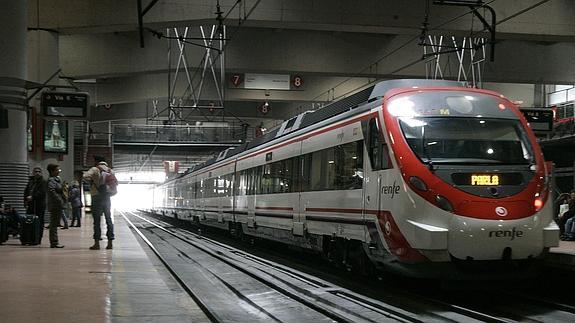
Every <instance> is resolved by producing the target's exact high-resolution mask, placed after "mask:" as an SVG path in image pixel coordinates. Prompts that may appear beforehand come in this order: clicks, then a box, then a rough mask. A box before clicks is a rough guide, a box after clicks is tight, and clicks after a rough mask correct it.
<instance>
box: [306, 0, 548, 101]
mask: <svg viewBox="0 0 575 323" xmlns="http://www.w3.org/2000/svg"><path fill="white" fill-rule="evenodd" d="M495 1H497V0H491V1H489V2H487V3H484V4H482V5H481V7H483V6H487V5H490V4H491V3H493V2H495ZM547 1H549V0H547ZM476 9H477V8H476ZM476 9H472V10H469V11H467V12H465V13H462V14H459V15H457V16H455V17H453V18H451V19H449V20H447V21H444V22H442V23H441V24H439V25H437V26H434V27H432V28H429V29H427V30H428V31H432V30H437V29H439V28H441V27H443V26H445V25H447V24H450V23H452V22H454V21H457V20H459V19H461V18H463V17H465V16H467V15H469V14H472V13H473V11H474V10H476ZM419 38H421V35H420V34H418V35H416V36H413V37H411V38H410V39H408V40H407V41H405V42H404V43H402V44H401V45H399V46H398V47H397V48H395V49H393V50H391V51H390V52H389V53H387V54H385V55H383V56H382V57H381V58H379V59H377V60H376V61H375V62H374V63H371V64H370V65H368V66H366V67H364V68H363V69H361V70H360V71H359V72H357V73H355V75H352V76H350V77H348V78H346V79H345V80H343V81H341V82H339V83H338V84H336V85H335V86H332V87H330V89H329V90H327V91H324V92H321V93H320V94H318V95H317V96H315V97H314V98H313V99H312V101H315V100H317V99H319V98H320V97H322V96H323V95H326V94H329V93H330V92H331V91H333V90H334V89H335V88H337V87H339V86H341V85H343V84H345V83H346V82H348V81H350V80H351V79H353V78H355V77H360V76H361V75H362V74H363V73H364V72H365V71H367V70H369V68H370V66H372V65H374V64H378V65H379V63H381V62H382V61H383V60H384V59H386V58H388V57H390V56H391V55H393V54H395V53H397V52H398V51H400V50H402V49H403V48H405V47H407V46H408V45H410V44H411V43H413V41H415V40H417V39H419ZM422 60H423V58H420V59H417V60H415V61H413V62H410V63H408V64H406V65H404V66H402V67H400V68H398V69H396V70H394V71H392V72H391V73H388V74H395V73H397V72H399V71H402V70H404V69H406V68H408V67H410V66H413V65H415V64H417V63H419V62H421V61H422ZM376 73H377V71H376ZM375 81H377V78H375V80H374V81H372V82H368V83H365V84H363V85H362V86H360V87H357V88H355V89H352V90H350V91H347V92H345V93H343V94H341V95H339V96H337V97H334V98H333V100H336V99H339V98H342V97H345V96H347V95H349V94H350V93H353V92H355V91H357V90H359V89H361V88H363V87H366V86H368V85H370V84H372V83H374V82H375Z"/></svg>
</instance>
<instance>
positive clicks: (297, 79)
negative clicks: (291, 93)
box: [291, 75, 303, 89]
mask: <svg viewBox="0 0 575 323" xmlns="http://www.w3.org/2000/svg"><path fill="white" fill-rule="evenodd" d="M291 84H292V85H293V87H294V88H296V89H299V88H300V87H301V86H302V85H303V78H302V77H301V76H299V75H295V76H293V77H292V79H291Z"/></svg>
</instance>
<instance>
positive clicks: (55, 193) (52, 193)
mask: <svg viewBox="0 0 575 323" xmlns="http://www.w3.org/2000/svg"><path fill="white" fill-rule="evenodd" d="M47 169H48V173H49V174H50V178H48V191H47V193H46V198H47V201H48V211H50V248H64V246H62V245H60V244H59V243H58V224H60V218H61V217H62V212H63V208H64V195H63V193H62V179H60V176H59V175H60V172H61V171H62V170H61V169H60V166H58V165H56V164H50V165H48V167H47Z"/></svg>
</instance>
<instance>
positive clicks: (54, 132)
mask: <svg viewBox="0 0 575 323" xmlns="http://www.w3.org/2000/svg"><path fill="white" fill-rule="evenodd" d="M43 137H44V141H43V142H44V152H47V153H59V154H67V153H68V121H67V120H58V119H44V136H43Z"/></svg>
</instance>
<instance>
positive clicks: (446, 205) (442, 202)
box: [435, 195, 453, 212]
mask: <svg viewBox="0 0 575 323" xmlns="http://www.w3.org/2000/svg"><path fill="white" fill-rule="evenodd" d="M435 202H436V203H437V206H439V207H440V208H441V209H442V210H445V211H447V212H453V206H452V205H451V202H449V200H448V199H447V198H445V197H443V196H441V195H437V196H435Z"/></svg>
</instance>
